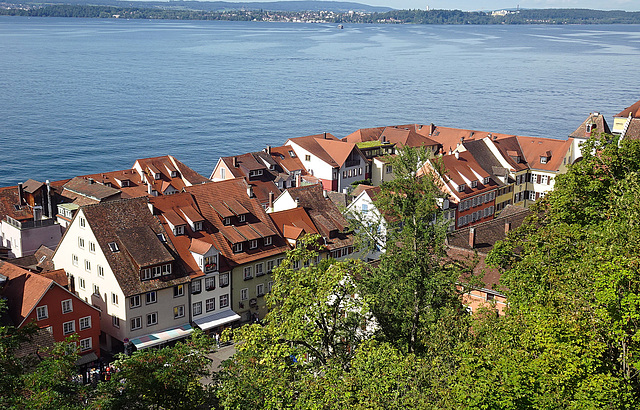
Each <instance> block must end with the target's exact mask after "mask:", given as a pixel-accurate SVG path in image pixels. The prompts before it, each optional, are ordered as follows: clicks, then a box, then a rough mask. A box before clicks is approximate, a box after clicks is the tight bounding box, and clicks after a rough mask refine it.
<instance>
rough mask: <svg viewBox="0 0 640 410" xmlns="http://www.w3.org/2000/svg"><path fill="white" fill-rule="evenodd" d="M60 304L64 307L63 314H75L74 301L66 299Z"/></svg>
mask: <svg viewBox="0 0 640 410" xmlns="http://www.w3.org/2000/svg"><path fill="white" fill-rule="evenodd" d="M60 304H61V305H62V313H63V314H65V313H71V312H73V301H72V300H71V299H65V300H63V301H62V302H60Z"/></svg>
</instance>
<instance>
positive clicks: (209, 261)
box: [204, 255, 218, 273]
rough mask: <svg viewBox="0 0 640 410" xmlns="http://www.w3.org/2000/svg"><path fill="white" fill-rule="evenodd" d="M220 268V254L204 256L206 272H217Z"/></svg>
mask: <svg viewBox="0 0 640 410" xmlns="http://www.w3.org/2000/svg"><path fill="white" fill-rule="evenodd" d="M217 270H218V255H213V256H207V257H205V258H204V272H205V273H209V272H215V271H217Z"/></svg>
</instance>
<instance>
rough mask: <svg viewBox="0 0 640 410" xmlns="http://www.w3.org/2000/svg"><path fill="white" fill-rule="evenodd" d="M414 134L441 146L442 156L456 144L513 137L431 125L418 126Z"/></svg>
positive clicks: (453, 148) (454, 147)
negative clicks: (487, 138) (427, 138)
mask: <svg viewBox="0 0 640 410" xmlns="http://www.w3.org/2000/svg"><path fill="white" fill-rule="evenodd" d="M416 132H417V133H418V134H420V135H424V136H427V137H429V138H430V139H432V140H434V141H437V142H439V143H440V144H442V150H443V152H444V154H448V153H449V152H450V151H455V149H456V147H457V146H458V144H463V143H464V142H468V141H476V140H481V139H483V138H486V137H489V138H490V139H492V140H497V139H503V138H509V137H515V135H509V134H501V133H496V132H487V131H477V130H466V129H462V128H450V127H441V126H436V125H433V124H431V125H428V126H427V125H424V126H422V125H419V126H417V129H416Z"/></svg>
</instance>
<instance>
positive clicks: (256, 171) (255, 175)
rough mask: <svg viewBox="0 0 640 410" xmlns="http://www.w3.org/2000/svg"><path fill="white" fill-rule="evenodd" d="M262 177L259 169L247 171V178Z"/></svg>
mask: <svg viewBox="0 0 640 410" xmlns="http://www.w3.org/2000/svg"><path fill="white" fill-rule="evenodd" d="M261 175H262V170H261V169H256V170H254V171H249V177H259V176H261Z"/></svg>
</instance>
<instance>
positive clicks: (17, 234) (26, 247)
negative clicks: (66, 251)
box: [0, 220, 62, 258]
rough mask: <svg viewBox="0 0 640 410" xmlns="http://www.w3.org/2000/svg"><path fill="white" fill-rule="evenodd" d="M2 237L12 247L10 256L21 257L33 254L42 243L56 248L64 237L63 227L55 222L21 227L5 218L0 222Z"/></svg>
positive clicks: (0, 234) (0, 235)
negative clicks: (32, 226) (46, 224)
mask: <svg viewBox="0 0 640 410" xmlns="http://www.w3.org/2000/svg"><path fill="white" fill-rule="evenodd" d="M0 237H1V238H3V241H4V244H3V245H5V246H7V247H9V248H11V252H10V256H11V254H13V256H14V257H16V258H20V257H23V256H28V255H33V254H34V253H35V252H36V251H37V250H38V248H39V247H40V245H45V246H46V247H48V248H51V249H55V247H56V246H58V242H60V238H61V237H62V228H61V227H60V225H58V224H54V225H49V226H41V227H34V228H24V229H20V228H16V227H15V226H13V225H11V224H9V223H8V222H7V221H6V220H3V221H2V223H1V224H0ZM9 241H10V242H9Z"/></svg>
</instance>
